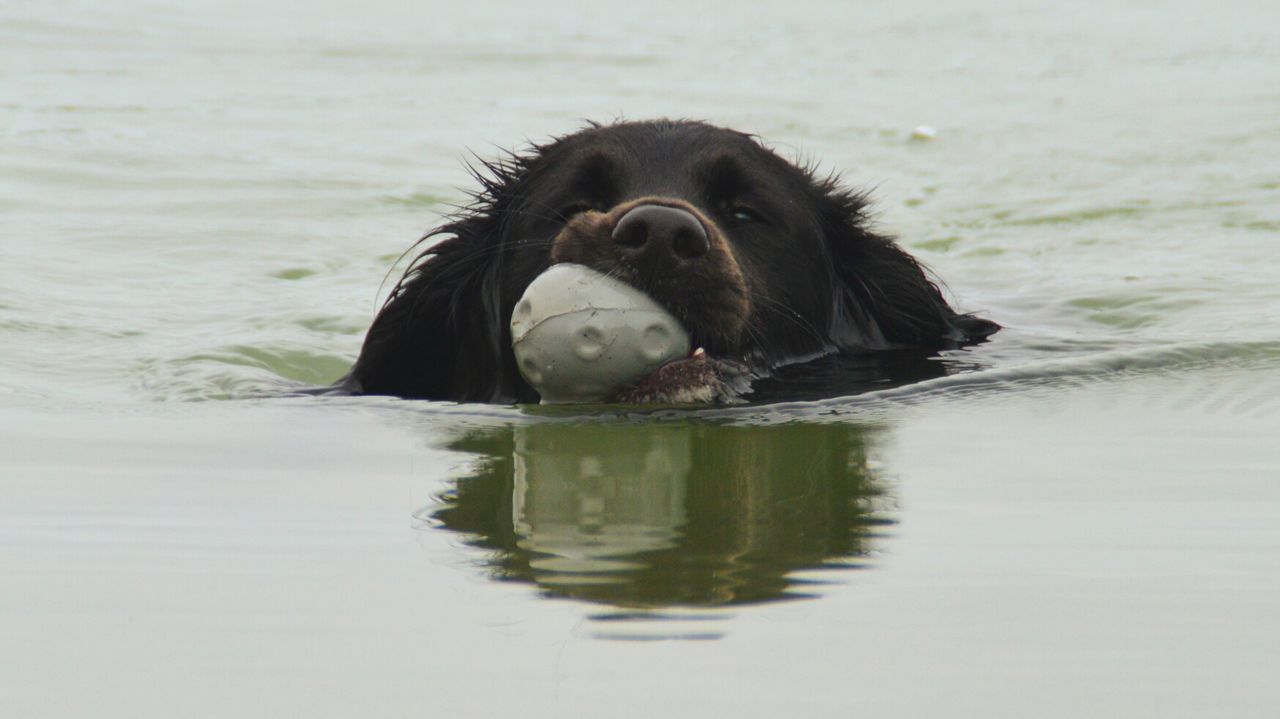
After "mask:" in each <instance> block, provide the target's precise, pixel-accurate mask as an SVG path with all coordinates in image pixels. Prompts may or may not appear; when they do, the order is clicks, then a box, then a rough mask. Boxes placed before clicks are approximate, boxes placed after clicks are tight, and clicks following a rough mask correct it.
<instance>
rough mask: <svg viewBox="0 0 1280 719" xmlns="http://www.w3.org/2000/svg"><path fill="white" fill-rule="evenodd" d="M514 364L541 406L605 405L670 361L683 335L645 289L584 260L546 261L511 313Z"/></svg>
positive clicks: (683, 351) (678, 355) (684, 343)
mask: <svg viewBox="0 0 1280 719" xmlns="http://www.w3.org/2000/svg"><path fill="white" fill-rule="evenodd" d="M511 347H512V350H513V351H514V352H515V356H516V366H517V367H518V368H519V370H520V374H521V376H523V377H524V379H525V381H527V382H528V383H529V384H530V385H532V386H533V388H534V389H535V390H537V391H538V394H539V395H540V396H541V397H542V402H543V403H544V404H552V403H568V402H605V401H608V400H609V398H610V397H612V396H613V395H614V394H616V393H617V391H618V390H620V389H622V388H624V387H626V386H628V385H630V384H632V383H634V382H636V381H637V380H639V379H641V378H643V377H645V376H647V375H649V374H651V373H652V372H654V371H655V370H657V369H658V368H659V367H661V366H662V365H664V364H666V363H667V362H670V361H672V360H678V359H683V358H686V357H688V356H689V349H690V340H689V333H688V332H687V331H686V330H685V328H684V326H683V325H682V324H681V323H680V321H679V320H678V319H676V318H675V317H674V316H673V315H672V314H671V313H670V312H667V310H666V309H665V308H663V307H662V306H661V305H659V304H658V303H657V302H656V301H655V300H654V299H653V298H651V297H649V296H648V295H647V294H645V293H644V292H641V291H640V290H638V289H636V288H634V287H632V286H630V285H628V284H626V283H625V282H622V281H620V280H617V279H614V278H612V277H608V276H606V275H604V274H602V273H600V272H597V271H595V270H593V269H591V268H589V267H585V266H583V265H578V264H572V263H562V264H557V265H552V266H551V267H550V268H549V269H548V270H547V271H546V272H543V273H542V274H541V275H538V277H536V278H535V279H534V280H533V282H532V283H530V284H529V287H528V288H527V289H526V290H525V292H524V294H523V295H522V296H521V297H520V299H519V301H517V302H516V306H515V310H514V311H513V312H512V314H511Z"/></svg>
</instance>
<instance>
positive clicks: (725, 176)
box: [698, 153, 752, 197]
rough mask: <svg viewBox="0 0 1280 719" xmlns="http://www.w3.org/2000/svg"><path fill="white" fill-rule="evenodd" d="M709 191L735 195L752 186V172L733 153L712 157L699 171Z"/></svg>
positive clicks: (716, 194)
mask: <svg viewBox="0 0 1280 719" xmlns="http://www.w3.org/2000/svg"><path fill="white" fill-rule="evenodd" d="M698 175H699V177H700V179H701V180H702V182H703V183H704V184H705V186H706V188H707V190H708V192H709V193H710V194H712V195H714V196H716V197H733V196H735V195H738V194H741V193H743V192H746V191H747V190H749V189H750V188H751V185H752V182H751V173H750V172H749V171H748V170H747V168H746V167H744V166H743V164H742V161H741V160H740V159H739V158H737V157H735V156H734V155H733V154H731V153H721V154H718V155H715V156H713V157H711V158H710V159H709V160H707V161H706V163H705V164H704V165H703V166H702V168H701V171H700V172H699V173H698Z"/></svg>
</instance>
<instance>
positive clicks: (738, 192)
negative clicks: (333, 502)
mask: <svg viewBox="0 0 1280 719" xmlns="http://www.w3.org/2000/svg"><path fill="white" fill-rule="evenodd" d="M475 175H476V179H477V180H478V181H479V183H480V189H479V190H478V191H477V192H475V193H474V202H473V203H472V204H471V205H469V206H468V207H466V208H464V209H462V210H461V211H460V212H459V213H458V214H456V215H455V216H453V217H452V218H451V219H449V220H448V221H447V222H446V223H445V224H443V225H441V226H440V227H439V228H437V229H435V230H433V231H432V232H430V233H429V234H428V235H427V236H426V237H424V238H423V239H422V241H421V242H423V243H430V244H429V246H428V247H427V248H426V249H425V250H424V251H423V252H422V253H421V254H419V255H418V256H417V258H416V259H415V260H414V261H413V263H412V265H411V266H410V268H409V270H408V271H407V272H406V273H405V275H404V277H403V278H402V279H401V280H400V282H399V283H398V284H397V285H396V287H395V289H394V291H393V292H392V293H391V296H390V297H389V298H388V300H387V302H386V304H385V305H384V306H383V307H382V309H381V311H380V312H379V313H378V316H377V317H376V318H375V319H374V322H373V326H372V327H371V328H370V330H369V334H368V336H367V337H366V339H365V343H364V347H363V349H362V350H361V352H360V357H359V359H357V361H356V363H355V366H354V367H353V368H352V369H351V372H350V373H349V374H348V375H347V376H346V377H345V378H344V379H343V380H341V381H340V382H339V384H338V385H337V386H336V388H337V389H340V390H343V391H347V392H352V393H359V394H377V395H395V396H399V397H406V398H422V399H438V400H453V401H460V402H501V403H512V402H536V401H538V399H539V398H538V394H537V392H536V391H535V390H534V389H533V388H532V387H530V386H529V385H528V384H527V383H526V382H525V381H524V380H523V379H522V378H521V377H520V374H519V372H518V371H517V369H516V362H515V356H514V355H513V353H512V350H511V331H510V326H509V322H510V319H511V313H512V310H513V308H514V307H515V304H516V302H517V300H519V298H520V296H521V295H522V294H523V293H524V290H525V288H526V287H527V286H528V285H529V283H530V282H531V281H532V280H533V279H534V278H535V277H537V276H538V275H539V274H540V273H541V272H543V271H544V270H546V269H547V267H549V266H550V265H552V264H555V263H558V262H575V263H579V264H583V265H587V266H589V267H591V268H593V269H596V270H599V271H601V272H605V273H607V274H610V275H612V276H614V277H618V278H620V279H622V280H624V281H626V282H628V283H630V284H632V285H634V286H636V287H637V288H639V289H641V290H643V291H645V292H646V293H648V294H649V295H651V296H652V297H654V298H655V299H656V300H657V301H658V302H660V303H661V304H663V305H664V306H665V307H666V308H667V309H668V310H669V311H670V312H671V313H672V314H673V315H675V316H676V317H677V318H679V319H680V321H681V322H682V323H683V324H684V326H685V327H686V329H688V331H689V333H690V336H691V338H692V342H693V346H694V347H697V348H701V349H703V350H704V351H705V354H704V353H698V354H697V355H696V356H691V357H690V358H688V359H686V360H682V361H680V362H678V363H676V364H674V365H673V366H671V367H667V368H663V369H661V370H659V371H658V372H655V373H654V375H651V376H650V377H647V378H644V379H642V380H641V381H640V382H638V383H637V384H636V386H634V387H630V388H623V390H621V391H620V393H619V395H618V397H617V398H616V399H618V400H619V401H626V402H712V401H725V400H726V399H730V398H732V397H735V396H739V395H742V394H744V393H745V394H746V397H747V398H748V399H751V398H752V395H751V394H750V384H749V382H748V381H747V380H748V379H759V378H763V377H767V376H768V375H769V374H771V373H774V372H775V371H776V370H778V368H780V367H785V366H788V365H794V364H796V363H798V362H808V361H812V360H814V359H816V358H823V357H827V358H829V357H831V356H833V355H839V356H846V357H852V356H863V355H866V354H868V353H880V352H885V353H886V356H894V355H900V354H901V352H900V351H901V350H917V351H921V352H934V351H937V350H940V349H947V348H955V347H959V346H963V345H965V344H971V343H974V342H979V341H981V340H983V339H984V338H986V337H987V336H989V335H991V334H992V333H994V332H995V331H996V330H998V329H999V326H998V325H996V324H995V323H993V322H991V321H989V320H985V319H981V318H978V317H975V316H973V315H968V314H961V313H958V312H956V311H954V310H953V309H952V308H951V307H950V306H949V305H948V304H947V302H946V300H945V299H944V298H943V296H942V293H941V292H940V291H939V290H938V287H937V285H936V284H935V283H934V282H933V281H932V280H930V278H929V277H928V275H927V274H926V272H925V270H924V269H923V268H922V267H921V266H920V264H919V263H918V262H917V261H916V260H915V259H913V258H912V257H911V256H910V255H908V254H907V253H906V252H904V251H903V250H902V249H901V248H899V247H898V246H897V245H896V244H894V242H893V241H892V240H891V239H890V238H888V237H885V236H883V235H880V234H877V233H876V232H873V231H872V230H871V229H870V227H869V226H868V221H867V201H866V197H865V196H864V195H863V194H862V193H859V192H854V191H850V190H847V189H844V188H843V187H842V186H841V185H840V184H839V183H838V181H837V179H836V178H834V177H825V178H824V177H818V176H817V175H816V174H815V173H814V172H813V171H812V170H811V169H807V168H803V167H798V166H796V165H794V164H792V163H790V162H788V161H786V160H784V159H783V158H781V157H780V156H778V155H777V154H775V153H774V152H772V151H770V150H769V149H767V148H766V147H765V146H763V145H762V144H761V143H760V142H759V141H758V140H757V139H756V138H754V137H753V136H751V135H747V134H744V133H741V132H736V131H734V130H729V129H724V128H720V127H715V126H713V125H709V124H706V123H702V122H694V121H683V120H656V121H646V122H621V123H617V124H612V125H592V126H589V127H588V128H586V129H584V130H582V131H580V132H576V133H574V134H571V135H567V136H565V137H561V138H558V139H556V140H553V141H551V142H548V143H546V144H542V145H535V146H533V147H532V148H531V149H530V150H528V151H527V152H523V153H519V154H512V155H510V156H507V157H505V158H503V159H500V160H497V161H494V162H486V163H484V164H483V167H481V168H480V169H479V170H477V171H476V173H475ZM887 351H892V352H887ZM828 364H829V363H828ZM787 369H788V371H787V372H786V373H782V374H796V372H797V370H796V369H795V368H794V367H788V368H787ZM744 378H745V379H744Z"/></svg>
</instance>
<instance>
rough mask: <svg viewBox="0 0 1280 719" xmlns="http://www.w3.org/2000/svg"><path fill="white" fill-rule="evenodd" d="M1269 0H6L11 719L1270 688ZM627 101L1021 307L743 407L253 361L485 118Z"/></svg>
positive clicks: (679, 710) (512, 130) (6, 690)
mask: <svg viewBox="0 0 1280 719" xmlns="http://www.w3.org/2000/svg"><path fill="white" fill-rule="evenodd" d="M1277 7H1278V6H1276V5H1275V4H1274V3H1249V2H1239V3H1230V4H1228V5H1226V6H1215V7H1214V8H1212V9H1209V8H1200V7H1197V6H1192V5H1189V4H1188V5H1169V4H1167V3H1138V4H1130V5H1126V6H1124V7H1120V6H1117V5H1115V4H1114V3H1112V4H1102V3H1091V4H1089V3H1086V4H1085V5H1081V4H1078V3H1077V4H1072V5H1065V6H1064V5H1057V6H1039V5H1035V4H1027V3H1022V2H990V3H982V4H968V5H954V4H952V5H946V6H945V7H943V6H936V5H931V4H926V3H915V2H908V3H901V2H895V3H887V2H872V3H862V4H859V5H857V6H856V7H855V6H845V5H838V4H837V5H796V4H794V3H788V4H777V5H772V6H769V7H764V8H754V9H753V10H752V11H751V12H749V13H744V12H742V11H741V9H740V8H739V7H738V6H736V5H733V6H731V5H728V4H724V3H704V4H700V5H697V6H691V5H688V4H687V3H686V4H670V3H668V4H663V3H659V4H658V5H656V6H655V5H652V4H651V5H646V6H644V7H640V6H634V7H633V6H626V5H621V4H618V5H610V4H609V3H605V4H600V3H592V4H590V5H576V4H574V3H568V2H564V3H553V4H552V5H546V4H541V5H516V4H502V5H498V6H495V5H491V4H482V5H474V6H468V7H459V8H449V9H445V8H425V7H416V6H408V5H401V4H395V3H383V2H378V1H376V0H375V1H374V2H363V3H359V4H349V3H348V4H344V3H333V4H325V5H320V6H317V5H315V4H305V3H276V4H271V5H270V6H269V7H266V6H263V5H262V4H260V3H257V4H255V3H234V2H233V3H216V4H214V3H198V2H197V3H186V4H182V5H164V4H155V3H146V2H125V3H116V4H112V5H110V6H104V5H101V4H93V3H84V2H66V3H56V4H47V3H46V4H32V3H17V4H11V5H9V6H6V7H5V8H4V9H2V10H0V347H2V348H3V349H0V428H2V429H0V491H2V492H3V502H0V569H3V572H0V577H2V578H0V642H3V646H4V648H5V651H4V652H2V653H0V677H3V679H0V697H3V699H0V707H3V713H4V714H5V715H6V716H83V715H85V714H88V713H93V714H95V715H99V716H130V717H135V716H156V715H176V716H187V715H191V714H200V715H204V714H207V715H217V716H223V715H231V714H235V715H244V716H281V715H285V716H293V715H298V714H302V713H304V712H305V713H309V714H312V715H317V716H352V715H369V714H377V715H383V714H408V713H431V714H436V713H441V714H444V713H451V714H454V715H459V716H473V715H476V714H477V713H479V714H484V715H497V714H500V713H514V712H519V713H521V714H523V715H532V716H551V715H573V716H576V715H581V714H586V713H588V712H590V713H595V714H605V715H608V716H654V715H657V714H662V715H668V716H690V717H694V716H699V717H700V716H712V715H714V716H720V715H730V714H737V715H739V716H773V715H778V714H784V713H786V714H797V713H803V714H809V715H815V716H849V715H850V714H852V713H873V712H880V713H883V714H886V715H894V716H938V715H946V716H974V717H988V716H1010V715H1012V716H1021V715H1034V716H1062V717H1079V716H1126V717H1127V716H1134V715H1139V716H1145V715H1154V716H1197V717H1199V716H1220V715H1225V716H1259V717H1261V716H1270V715H1271V714H1272V713H1274V707H1276V706H1278V705H1280V690H1277V688H1276V686H1275V683H1274V682H1273V681H1272V680H1271V676H1270V674H1271V673H1270V672H1268V671H1267V668H1268V667H1269V666H1272V665H1274V664H1276V663H1277V661H1278V660H1280V650H1278V649H1277V648H1278V647H1280V628H1278V627H1280V625H1278V624H1277V623H1276V622H1275V619H1274V616H1275V610H1274V607H1276V606H1280V580H1277V577H1280V530H1277V527H1280V522H1277V521H1276V519H1277V517H1278V516H1280V484H1277V482H1276V480H1277V478H1280V444H1278V443H1277V441H1276V439H1275V438H1276V437H1277V436H1280V371H1278V370H1280V269H1278V266H1277V261H1276V256H1277V255H1276V249H1275V248H1276V246H1277V242H1278V241H1280V210H1278V209H1277V208H1280V166H1278V165H1277V164H1276V163H1275V162H1274V161H1273V160H1272V159H1271V158H1274V157H1278V156H1280V126H1278V125H1277V124H1276V123H1275V122H1274V120H1273V118H1275V117H1277V116H1280V93H1277V92H1276V91H1275V90H1274V89H1273V88H1276V87H1280V46H1278V45H1277V44H1276V43H1275V41H1274V32H1273V31H1272V30H1271V28H1273V27H1276V26H1280V10H1278V9H1277ZM676 18H678V20H676ZM619 116H625V117H629V118H643V117H652V116H674V117H696V118H705V119H708V120H711V121H713V122H718V123H722V124H725V125H730V126H733V127H737V128H740V129H743V130H747V131H751V132H755V133H758V134H759V135H761V136H762V137H763V138H765V139H766V141H768V142H769V143H770V144H771V146H773V147H775V148H776V149H778V151H779V152H781V153H782V154H783V155H785V156H788V157H793V158H796V159H801V160H821V167H822V168H824V169H839V170H841V171H843V173H844V175H845V177H846V178H847V180H848V181H849V182H850V183H851V184H854V185H857V186H861V187H866V188H871V189H873V190H874V197H875V198H876V200H877V208H878V214H877V217H876V221H877V223H878V225H879V227H880V228H881V229H882V230H884V231H887V232H891V233H893V234H896V235H898V236H900V237H901V238H902V240H901V241H902V243H903V244H904V245H905V246H906V247H907V248H909V249H910V250H911V251H912V252H913V253H914V254H916V255H917V256H919V257H920V258H921V259H922V260H924V261H925V262H926V263H928V264H929V265H930V266H931V267H932V268H934V269H935V270H936V271H937V273H938V275H939V276H940V277H943V278H945V280H946V286H947V292H948V293H949V294H950V296H952V297H953V298H954V300H955V302H956V304H957V305H959V306H960V307H962V308H964V309H966V310H970V311H977V312H980V313H982V314H983V315H984V316H989V317H991V318H992V319H995V320H996V321H998V322H1001V323H1002V324H1004V325H1005V327H1006V329H1005V330H1004V331H1002V332H1001V333H1000V334H998V335H997V336H996V337H995V341H993V342H990V343H987V344H984V345H980V346H977V347H973V348H969V349H966V350H962V351H954V352H948V353H944V354H943V355H940V356H938V357H934V358H930V359H927V360H919V359H917V360H913V362H911V363H901V362H897V361H896V360H895V361H889V360H885V361H884V362H883V366H881V365H879V364H875V363H872V364H870V365H865V366H860V368H854V369H857V371H849V370H850V368H848V367H846V368H843V370H842V371H841V372H840V373H838V376H839V378H840V382H835V380H834V379H833V377H835V376H836V374H837V373H829V374H822V373H821V372H817V371H815V373H814V374H813V375H811V376H809V377H807V378H806V377H800V378H792V379H797V380H799V381H804V380H806V379H808V380H809V381H810V386H809V390H810V391H807V392H806V393H801V395H800V396H792V397H786V398H784V397H772V398H771V399H774V400H784V399H785V400H788V401H774V402H770V403H767V404H756V405H751V406H745V407H736V408H727V409H702V410H658V411H637V410H633V409H621V408H569V409H545V408H529V407H485V406H476V405H451V404H447V403H430V402H403V401H396V400H391V399H385V398H281V397H276V398H271V397H269V396H268V395H271V394H273V393H278V392H279V391H280V390H282V389H287V388H289V387H294V386H297V385H298V384H299V383H311V384H315V383H324V382H328V381H331V380H333V379H334V378H336V377H338V376H339V375H341V374H342V373H343V372H344V371H345V369H346V368H347V367H348V366H349V364H350V362H351V360H352V359H353V358H354V357H355V354H356V352H357V351H358V348H359V344H360V341H361V339H362V337H363V333H364V331H365V329H366V328H367V326H368V323H369V321H370V319H371V318H372V316H373V314H374V312H375V311H376V309H377V307H378V305H379V303H380V301H381V299H382V298H383V297H385V294H386V292H387V291H388V290H389V289H390V287H391V285H392V284H393V281H394V279H395V277H396V276H397V274H398V272H399V271H402V269H403V261H400V262H399V263H398V264H397V258H399V257H400V256H401V253H402V252H403V251H404V250H405V249H406V248H407V247H408V246H409V244H410V243H411V242H412V241H413V240H414V239H415V238H416V237H418V236H419V235H420V234H421V233H422V232H423V231H424V230H426V229H428V228H430V227H431V226H432V225H433V224H435V223H436V222H438V221H439V219H440V218H441V217H442V216H443V214H445V213H447V212H448V211H449V210H450V206H451V205H452V204H454V203H458V202H464V201H465V194H464V189H465V188H466V187H467V186H469V185H470V184H471V181H470V179H469V178H468V176H467V173H466V170H465V167H464V162H465V160H466V159H467V157H468V152H470V151H474V152H476V153H478V154H480V155H481V156H486V157H488V156H493V155H494V154H495V153H497V152H498V151H499V148H500V147H513V146H518V145H520V144H521V143H522V142H523V141H524V138H530V139H534V140H539V139H545V138H546V137H548V136H551V135H554V134H559V133H564V132H570V131H572V130H574V129H575V128H577V127H579V126H580V125H581V123H582V122H583V121H584V120H587V119H590V120H597V121H607V120H609V119H611V118H614V117H619ZM921 126H927V127H929V128H931V131H930V132H917V128H920V127H921ZM930 136H931V137H932V139H928V138H929V137H930ZM828 369H829V368H828ZM890 370H892V371H894V372H897V373H898V375H895V376H896V377H898V379H900V380H902V381H897V380H894V378H893V376H891V377H890V380H891V381H889V382H884V381H882V380H883V379H884V378H885V372H888V371H890ZM824 371H825V370H824ZM860 372H861V374H860ZM908 380H909V381H908ZM837 385H838V386H837Z"/></svg>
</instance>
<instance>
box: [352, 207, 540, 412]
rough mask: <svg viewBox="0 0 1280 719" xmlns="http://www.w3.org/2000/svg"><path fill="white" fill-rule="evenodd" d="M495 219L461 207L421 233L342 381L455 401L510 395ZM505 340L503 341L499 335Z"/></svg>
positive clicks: (356, 387) (374, 390)
mask: <svg viewBox="0 0 1280 719" xmlns="http://www.w3.org/2000/svg"><path fill="white" fill-rule="evenodd" d="M497 233H498V228H497V226H496V222H494V221H493V220H492V218H491V217H490V216H488V215H487V214H485V213H479V212H473V213H468V214H466V215H464V216H463V217H460V218H458V219H456V220H454V221H452V222H449V223H448V224H445V225H444V226H442V227H440V228H439V229H437V230H435V231H434V232H432V233H430V234H428V235H427V236H426V237H424V238H423V240H422V241H423V242H430V241H432V240H434V239H436V238H437V237H444V239H442V240H440V241H438V242H436V244H434V245H432V246H430V247H428V248H427V249H426V250H425V251H423V252H422V254H420V255H419V256H418V257H417V258H416V259H415V260H414V261H413V263H412V265H411V266H410V268H409V270H408V271H407V272H406V273H405V275H404V277H403V278H402V279H401V280H400V282H399V283H398V284H397V285H396V287H395V289H394V290H393V291H392V292H391V296H390V297H388V298H387V301H386V303H385V304H384V305H383V306H382V309H381V311H379V312H378V316H377V317H376V318H375V319H374V321H373V326H372V327H370V328H369V334H368V335H367V336H366V337H365V341H364V347H363V348H361V350H360V357H359V359H357V360H356V364H355V366H354V367H352V369H351V373H350V374H349V375H347V377H346V378H345V379H344V380H343V381H342V385H343V386H344V387H345V388H346V389H348V390H350V391H352V392H356V393H360V394H379V395H395V396H398V397H406V398H414V399H445V400H456V401H460V402H466V401H478V402H500V401H506V402H510V401H514V399H515V397H514V396H513V395H514V393H515V392H516V391H517V390H516V387H515V385H514V384H513V380H512V377H511V376H510V375H513V374H514V368H508V367H505V366H504V364H506V363H505V362H504V356H505V353H504V352H503V347H504V345H503V341H504V338H506V337H507V336H508V335H509V332H510V330H509V329H508V328H507V327H506V323H505V322H503V321H502V320H501V316H502V314H501V309H500V303H501V298H500V291H501V288H500V282H499V281H498V277H499V273H500V271H501V262H502V252H501V248H500V239H499V237H498V234H497ZM507 344H510V342H509V340H507Z"/></svg>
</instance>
